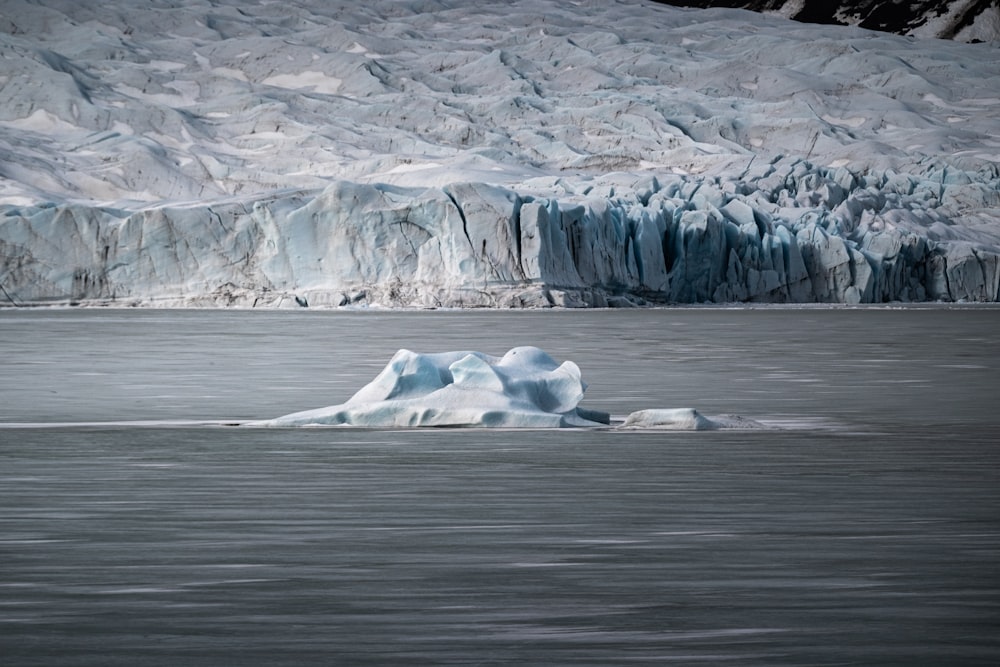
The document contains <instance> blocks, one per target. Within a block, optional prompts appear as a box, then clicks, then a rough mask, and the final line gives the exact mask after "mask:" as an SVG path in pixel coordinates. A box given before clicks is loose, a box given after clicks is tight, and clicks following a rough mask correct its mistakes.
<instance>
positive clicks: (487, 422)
mask: <svg viewBox="0 0 1000 667" xmlns="http://www.w3.org/2000/svg"><path fill="white" fill-rule="evenodd" d="M585 389H586V384H584V382H583V380H582V379H581V375H580V369H579V367H577V365H576V364H575V363H573V362H572V361H565V362H563V363H562V364H558V363H556V362H555V361H554V360H553V359H552V357H550V356H549V355H548V354H546V353H545V352H543V351H542V350H540V349H538V348H537V347H515V348H513V349H512V350H510V351H509V352H507V353H506V354H505V355H504V356H503V357H499V358H497V357H492V356H489V355H486V354H483V353H481V352H442V353H436V354H419V353H416V352H411V351H410V350H400V351H399V352H397V353H396V354H395V355H394V356H393V358H392V360H391V361H389V363H388V364H387V365H386V367H385V368H384V369H383V370H382V372H381V373H379V375H378V376H377V377H376V378H375V379H374V380H372V381H371V382H370V383H369V384H368V385H366V386H365V387H363V388H362V389H361V390H359V391H358V392H357V393H356V394H355V395H354V396H352V397H351V399H350V400H348V401H347V402H346V403H343V404H342V405H334V406H330V407H325V408H319V409H316V410H307V411H304V412H296V413H294V414H290V415H285V416H283V417H278V418H277V419H273V420H270V421H268V422H262V423H261V425H265V426H319V425H348V426H361V427H369V428H409V427H422V426H438V427H442V426H451V427H456V426H461V427H473V426H488V427H502V428H558V427H573V426H576V427H581V426H599V425H602V424H607V423H608V422H609V421H610V418H609V416H608V415H607V414H604V413H600V412H596V411H591V410H585V409H581V408H579V407H578V406H577V404H578V403H579V402H580V400H581V399H582V398H583V393H584V390H585Z"/></svg>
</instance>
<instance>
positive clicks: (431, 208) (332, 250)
mask: <svg viewBox="0 0 1000 667" xmlns="http://www.w3.org/2000/svg"><path fill="white" fill-rule="evenodd" d="M623 178H624V180H625V181H627V179H628V178H631V179H633V180H632V181H631V182H623V183H620V184H617V185H613V184H610V183H611V181H610V180H607V179H606V180H605V181H604V182H603V184H602V185H598V186H594V187H585V188H582V190H581V191H573V190H572V188H570V187H569V186H565V189H561V183H560V182H559V181H558V180H554V181H550V182H547V183H545V184H536V185H538V187H536V188H535V193H534V194H527V193H522V194H518V193H517V192H514V191H512V190H509V189H506V188H502V187H498V186H491V185H486V184H481V183H465V184H453V185H449V186H446V187H444V188H426V189H425V188H401V187H396V186H387V185H371V184H357V183H350V182H336V183H334V184H332V185H331V186H329V187H328V188H326V189H325V190H322V191H321V192H284V193H281V194H280V195H276V196H272V197H269V198H261V199H257V200H255V201H250V202H246V201H230V202H218V203H216V204H214V205H197V206H190V207H178V208H150V209H144V210H137V211H125V210H119V209H108V208H96V207H87V206H80V205H47V206H33V207H21V208H17V207H4V208H2V209H0V253H2V256H3V257H4V258H5V259H4V263H3V266H2V274H0V287H2V290H3V292H2V294H0V298H2V299H3V302H4V304H5V305H28V304H45V303H105V304H119V305H128V304H136V305H195V306H197V305H211V306H217V305H223V306H229V305H235V306H247V307H251V306H270V307H275V306H292V307H298V306H306V305H310V306H317V305H319V306H346V305H351V304H379V305H383V306H395V307H407V306H416V307H434V306H467V307H468V306H491V307H539V306H540V307H545V306H552V305H554V306H566V307H582V306H596V307H604V306H628V305H633V304H641V303H696V302H717V303H718V302H748V301H754V302H780V303H784V302H796V303H804V302H837V303H870V302H876V303H877V302H886V301H896V300H898V301H924V300H944V301H959V300H963V301H997V300H998V298H1000V246H998V240H997V238H996V231H995V230H996V228H997V225H996V219H995V218H996V210H997V209H998V208H1000V187H998V186H1000V183H998V179H1000V176H998V174H997V173H996V172H995V171H993V172H988V173H987V172H983V171H980V172H963V171H960V170H956V169H954V168H935V167H933V166H932V165H931V166H928V168H927V169H926V170H925V171H924V172H922V173H919V174H902V173H895V172H891V171H881V172H872V173H868V174H865V175H860V174H855V173H852V172H850V171H848V170H846V169H842V168H841V169H830V168H820V167H815V166H813V165H811V164H809V163H807V162H804V161H794V160H787V161H786V160H776V161H774V162H773V163H771V164H758V165H754V164H750V165H749V166H748V168H747V170H746V171H745V172H744V173H743V174H742V175H741V176H740V177H738V178H735V177H734V178H732V179H728V180H726V179H722V178H719V177H716V178H696V177H691V176H673V175H670V176H667V177H665V178H664V179H663V180H662V181H661V180H658V179H656V178H653V177H645V178H643V179H642V180H638V181H636V180H634V179H635V178H636V177H634V176H632V177H623ZM541 185H545V188H543V187H541ZM546 188H547V190H548V193H547V194H545V195H544V196H543V195H541V194H538V193H539V192H541V191H542V190H544V189H546ZM959 216H960V217H961V219H962V224H961V225H953V224H952V221H953V220H954V219H955V218H957V217H959Z"/></svg>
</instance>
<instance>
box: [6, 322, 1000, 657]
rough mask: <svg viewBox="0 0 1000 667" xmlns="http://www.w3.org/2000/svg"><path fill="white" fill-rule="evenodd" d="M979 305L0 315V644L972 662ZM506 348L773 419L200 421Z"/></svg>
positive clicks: (997, 419) (998, 494)
mask: <svg viewBox="0 0 1000 667" xmlns="http://www.w3.org/2000/svg"><path fill="white" fill-rule="evenodd" d="M998 324H1000V311H997V310H989V309H974V310H959V311H946V310H942V309H926V310H925V309H921V310H902V311H895V310H874V311H873V310H836V311H827V310H803V311H798V310H796V311H786V310H770V309H766V310H755V311H722V310H698V309H692V310H676V311H673V310H670V311H638V312H593V311H591V312H579V313H578V312H551V313H539V312H533V313H520V312H518V313H494V312H458V313H451V312H443V313H339V312H337V313H301V312H300V313H276V312H270V313H255V312H226V311H223V312H219V311H202V312H199V311H76V310H67V311H30V312H10V311H6V312H0V350H2V351H3V353H4V355H3V358H4V360H5V364H4V370H3V381H2V383H0V423H2V425H0V563H2V566H0V654H2V655H4V656H5V658H4V661H5V663H6V664H12V665H134V664H144V665H176V664H185V665H219V664H239V665H301V664H343V665H402V664H406V665H440V664H463V665H464V664H485V665H491V664H492V665H501V664H524V665H539V666H541V665H625V664H733V665H769V664H789V665H792V664H794V665H801V664H817V665H834V664H837V665H841V664H866V665H867V664H899V665H941V664H962V665H980V664H981V665H989V664H996V663H997V662H998V660H1000V640H998V639H997V637H998V636H1000V634H998V632H997V630H998V629H1000V574H998V568H997V563H998V562H1000V454H998V436H997V433H1000V416H998V415H997V413H996V409H995V402H996V398H995V388H996V386H997V384H996V380H995V378H996V377H997V371H998V366H1000V342H998V337H997V335H996V333H995V332H996V331H997V325H998ZM524 344H531V345H538V346H539V347H542V348H543V349H546V350H547V351H549V352H550V353H551V354H552V355H553V356H554V357H556V358H557V359H559V360H562V359H572V360H574V361H576V362H577V363H578V364H579V365H580V366H581V368H582V369H583V373H584V378H585V379H586V380H587V381H588V382H589V383H590V389H589V390H588V394H587V399H586V401H585V403H586V404H587V405H589V406H591V407H595V408H599V409H606V410H610V411H611V412H613V413H615V414H618V415H624V414H626V413H627V412H630V411H632V410H638V409H642V408H648V407H686V406H690V407H696V408H698V409H699V410H702V411H703V412H705V413H707V414H715V413H736V414H742V415H745V416H749V417H753V418H762V419H767V420H770V421H771V422H772V423H783V424H786V425H787V426H789V428H787V429H784V430H776V431H767V432H759V431H743V432H714V433H711V432H708V433H705V432H703V433H667V432H653V433H649V432H646V433H623V432H614V431H594V430H565V431H484V430H464V429H454V430H453V429H447V430H434V431H365V430H358V429H298V430H296V429H247V428H233V427H224V426H220V425H217V423H216V422H221V421H227V420H236V421H238V420H243V419H251V418H260V417H269V416H276V415H279V414H283V413H286V412H291V411H294V410H299V409H305V408H309V407H318V406H322V405H327V404H332V403H338V402H341V401H343V400H344V399H346V398H347V397H349V396H350V394H351V393H353V391H354V390H355V389H356V388H358V387H360V386H361V385H362V384H364V383H365V382H367V381H368V380H369V379H371V378H372V377H373V376H374V375H375V374H376V373H377V372H378V370H379V369H380V368H381V367H382V365H384V363H385V362H386V361H387V360H388V358H389V357H390V356H391V354H392V353H393V352H394V351H395V350H396V349H397V348H399V347H409V348H411V349H414V350H417V351H421V352H433V351H441V350H448V349H478V350H481V351H484V352H490V353H494V354H501V353H502V352H503V351H505V350H506V349H507V348H508V347H511V346H514V345H524ZM125 421H133V422H140V423H139V424H135V423H133V424H122V423H120V422H125ZM199 421H205V422H212V423H192V422H199ZM71 422H75V423H77V424H76V425H68V424H69V423H71ZM79 422H104V423H103V424H92V425H82V424H79ZM111 422H114V423H111ZM154 422H158V423H154ZM15 424H16V425H17V427H16V428H15V427H13V425H15Z"/></svg>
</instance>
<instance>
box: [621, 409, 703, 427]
mask: <svg viewBox="0 0 1000 667" xmlns="http://www.w3.org/2000/svg"><path fill="white" fill-rule="evenodd" d="M622 428H657V429H676V430H678V431H708V430H711V429H716V428H719V426H718V425H717V424H716V423H715V422H713V421H712V420H711V419H709V418H708V417H705V416H704V415H702V414H701V413H700V412H698V411H697V410H695V409H694V408H672V409H663V408H659V409H653V410H639V411H638V412H633V413H632V414H630V415H629V416H628V417H627V418H626V419H625V423H624V424H622Z"/></svg>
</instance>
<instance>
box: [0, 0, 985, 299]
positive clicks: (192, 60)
mask: <svg viewBox="0 0 1000 667" xmlns="http://www.w3.org/2000/svg"><path fill="white" fill-rule="evenodd" d="M0 57H2V60H0V62H3V67H2V69H0V287H2V289H3V291H2V293H0V301H2V302H3V303H4V304H5V305H10V304H39V303H108V304H119V305H126V304H146V305H149V304H153V305H242V306H254V305H257V306H283V305H290V306H293V307H297V306H301V305H306V304H308V305H311V306H316V305H319V306H340V305H364V304H368V305H385V306H463V305H464V306H471V305H476V306H494V307H507V306H548V305H559V306H603V305H611V306H615V305H629V304H634V303H643V302H701V301H715V302H720V301H723V302H728V301H775V302H801V301H820V302H845V303H855V302H881V301H889V300H925V299H941V300H984V301H994V300H997V297H998V292H1000V270H998V264H1000V262H998V256H1000V167H998V161H1000V129H998V123H997V116H996V111H995V109H996V108H997V105H998V104H1000V52H998V50H997V49H996V48H995V47H993V46H991V45H988V44H959V43H953V42H945V41H940V40H930V39H927V40H921V39H913V38H903V37H897V36H892V35H885V34H878V33H873V32H867V31H864V30H860V29H856V28H846V27H837V26H815V25H805V24H800V23H795V22H791V21H786V20H784V19H781V18H780V17H775V16H761V15H755V14H750V13H747V12H742V11H727V10H711V11H706V12H699V11H691V10H679V9H675V8H670V7H665V6H659V5H653V4H650V3H646V2H641V1H639V0H635V1H631V2H620V3H577V2H564V1H558V0H531V1H528V0H524V1H523V2H514V3H509V4H508V3H504V4H496V5H490V6H482V5H476V6H472V5H470V4H469V3H460V2H449V1H443V2H436V3H416V2H397V1H392V2H389V1H384V0H373V1H372V2H368V3H364V5H358V4H357V3H353V2H337V1H331V2H319V1H318V0H313V1H307V2H300V3H294V4H287V3H286V4H280V3H278V4H276V3H270V2H263V1H249V2H243V3H240V4H239V7H237V6H235V5H226V4H208V3H201V2H195V1H194V0H181V1H180V2H176V3H173V4H172V6H171V7H170V8H169V9H162V8H158V7H157V6H156V5H148V4H142V5H141V6H139V5H137V4H135V3H128V2H124V0H109V1H108V2H102V3H101V4H100V6H99V7H96V6H92V5H90V4H89V3H67V2H58V1H57V0H42V1H41V2H37V3H28V2H23V1H21V0H9V1H7V2H5V3H4V11H3V13H2V15H0Z"/></svg>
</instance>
